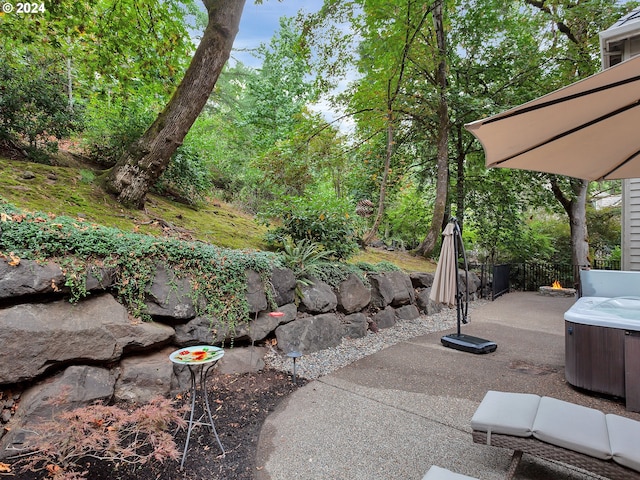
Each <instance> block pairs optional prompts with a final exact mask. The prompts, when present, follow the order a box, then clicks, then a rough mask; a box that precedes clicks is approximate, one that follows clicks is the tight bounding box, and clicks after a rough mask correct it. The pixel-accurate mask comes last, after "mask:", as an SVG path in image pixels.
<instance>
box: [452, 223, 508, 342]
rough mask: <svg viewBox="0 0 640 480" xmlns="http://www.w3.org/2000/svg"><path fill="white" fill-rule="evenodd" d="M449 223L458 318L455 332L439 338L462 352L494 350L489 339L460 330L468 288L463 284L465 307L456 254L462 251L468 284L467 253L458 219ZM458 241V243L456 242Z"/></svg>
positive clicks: (465, 314) (465, 320)
mask: <svg viewBox="0 0 640 480" xmlns="http://www.w3.org/2000/svg"><path fill="white" fill-rule="evenodd" d="M451 223H453V251H454V254H455V265H454V267H455V275H456V295H455V296H456V314H457V320H458V331H457V334H455V335H454V334H450V335H445V336H444V337H442V338H441V339H440V340H441V342H442V344H443V345H445V346H446V347H450V348H454V349H456V350H461V351H464V352H470V353H490V352H494V351H495V350H496V349H497V348H498V346H497V345H496V344H495V343H494V342H492V341H490V340H485V339H484V338H479V337H473V336H470V335H463V334H462V332H461V324H462V323H467V312H468V308H469V289H468V288H467V287H466V285H465V290H466V297H465V300H466V308H463V306H462V292H461V291H460V275H458V255H459V252H460V251H462V255H463V258H464V270H465V275H466V277H465V282H466V284H467V285H468V284H469V267H468V264H467V255H466V253H465V251H464V245H463V243H462V231H461V230H460V225H459V224H458V220H457V219H456V218H455V217H452V218H451ZM458 242H459V243H458Z"/></svg>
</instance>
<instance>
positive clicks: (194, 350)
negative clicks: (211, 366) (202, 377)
mask: <svg viewBox="0 0 640 480" xmlns="http://www.w3.org/2000/svg"><path fill="white" fill-rule="evenodd" d="M223 356H224V350H223V349H222V348H220V347H214V346H212V345H197V346H194V347H185V348H181V349H180V350H176V351H175V352H173V353H172V354H171V355H169V360H171V361H172V362H173V363H179V364H180V365H200V364H204V363H211V362H216V361H218V360H220V359H221V358H222V357H223Z"/></svg>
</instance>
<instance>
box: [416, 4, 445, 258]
mask: <svg viewBox="0 0 640 480" xmlns="http://www.w3.org/2000/svg"><path fill="white" fill-rule="evenodd" d="M433 23H434V25H435V30H436V39H437V42H438V53H439V56H440V62H439V63H438V71H437V74H436V78H437V83H438V89H439V90H440V98H439V103H438V138H437V142H438V144H437V148H438V153H437V168H438V174H437V175H438V176H437V179H436V199H435V203H434V206H433V217H432V219H431V227H430V228H429V232H428V233H427V236H426V237H425V239H424V240H423V241H422V243H421V244H420V245H419V246H418V248H417V250H416V252H417V253H418V254H420V255H422V256H424V257H430V256H431V254H432V253H433V250H434V249H435V247H436V244H437V242H438V238H439V237H440V234H441V225H442V222H443V220H444V213H445V207H446V204H447V193H448V185H449V148H448V147H449V110H448V104H447V96H446V93H447V64H446V52H447V50H446V43H445V32H444V24H443V19H442V0H438V1H437V2H436V4H435V6H434V8H433Z"/></svg>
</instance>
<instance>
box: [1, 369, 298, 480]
mask: <svg viewBox="0 0 640 480" xmlns="http://www.w3.org/2000/svg"><path fill="white" fill-rule="evenodd" d="M207 383H208V386H209V389H210V392H211V395H210V397H209V398H210V401H211V402H212V403H211V411H212V412H213V414H214V423H215V425H216V430H217V432H218V435H219V436H220V440H221V441H222V445H223V446H224V448H225V451H226V455H225V456H224V457H221V456H220V449H219V447H218V444H217V442H216V440H215V437H214V436H213V434H212V433H211V432H210V431H209V429H208V428H206V427H195V428H194V430H193V432H192V434H191V440H190V443H189V450H188V453H187V458H186V460H185V466H184V470H183V471H180V460H181V458H180V459H178V460H177V461H173V460H170V461H167V462H165V463H163V464H161V465H154V466H151V465H145V466H144V467H140V466H137V467H123V466H117V465H113V464H111V463H109V462H105V461H97V460H88V461H87V462H86V464H83V467H84V468H83V469H86V470H87V471H88V473H87V475H86V478H87V479H90V480H174V479H177V478H179V479H181V480H196V479H197V480H201V479H205V478H206V479H208V480H216V479H221V480H222V479H224V480H251V479H252V478H254V472H255V471H256V469H258V468H260V466H259V465H255V453H256V448H257V445H258V437H259V435H260V429H261V428H262V424H263V423H264V420H265V419H266V417H267V415H269V413H271V412H272V411H273V410H274V409H275V408H276V406H277V405H278V404H279V403H280V402H281V401H282V400H283V399H284V398H285V397H286V396H287V395H289V394H290V393H291V392H293V391H294V390H295V389H296V388H298V387H300V386H301V385H303V384H304V383H306V381H305V380H304V379H300V378H298V379H297V384H294V383H293V382H292V380H291V377H290V376H289V375H287V374H285V373H282V372H278V371H273V370H264V371H262V372H258V373H247V374H242V375H221V374H217V373H214V374H212V375H211V376H210V377H209V380H208V382H207ZM184 401H185V402H187V403H188V402H189V396H188V395H185V397H184ZM185 438H186V431H185V430H181V431H179V432H178V433H177V434H176V444H177V446H178V449H179V450H180V452H182V449H183V447H184V442H185ZM16 470H18V469H16ZM9 475H11V476H10V477H7V478H11V479H20V480H42V479H46V478H49V477H47V475H46V472H44V471H40V472H32V471H28V472H20V471H14V472H12V473H11V474H9ZM3 476H4V475H3V474H0V478H2V477H3Z"/></svg>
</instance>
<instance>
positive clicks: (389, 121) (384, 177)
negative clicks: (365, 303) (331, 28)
mask: <svg viewBox="0 0 640 480" xmlns="http://www.w3.org/2000/svg"><path fill="white" fill-rule="evenodd" d="M392 155H393V113H392V111H391V105H389V113H388V114H387V151H386V153H385V158H384V169H383V171H382V180H381V181H380V196H379V197H378V213H377V214H376V218H375V220H374V221H373V226H372V227H371V230H369V233H368V234H367V235H366V236H365V237H364V240H363V241H362V243H363V245H365V246H366V245H367V244H368V243H369V242H371V240H373V238H374V237H375V236H376V232H377V231H378V227H380V222H381V221H382V216H383V215H384V201H385V197H386V194H387V179H388V178H389V169H390V168H391V157H392Z"/></svg>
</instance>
